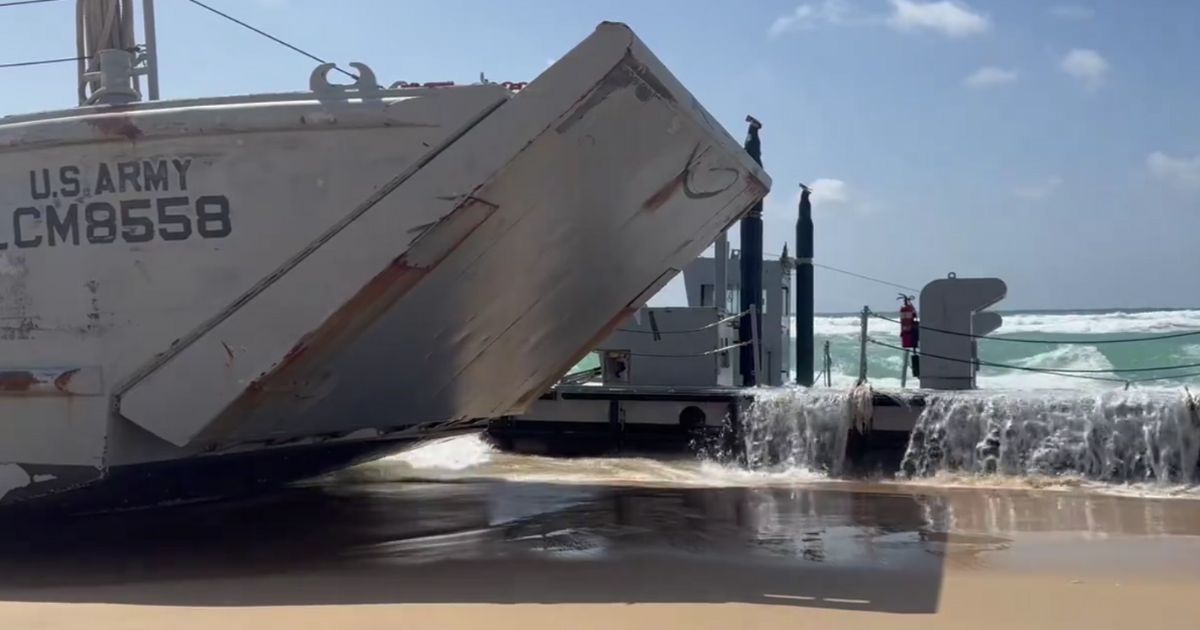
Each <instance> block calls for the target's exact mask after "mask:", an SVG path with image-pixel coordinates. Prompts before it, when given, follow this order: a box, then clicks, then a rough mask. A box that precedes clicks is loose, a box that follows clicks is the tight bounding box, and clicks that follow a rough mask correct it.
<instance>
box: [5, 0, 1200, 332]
mask: <svg viewBox="0 0 1200 630" xmlns="http://www.w3.org/2000/svg"><path fill="white" fill-rule="evenodd" d="M207 1H208V2H210V3H211V4H212V5H214V6H216V7H218V8H221V9H223V10H227V11H229V12H231V13H233V14H234V15H236V16H238V17H241V18H243V19H245V20H247V21H248V22H250V23H252V24H255V25H257V26H260V27H262V28H263V29H265V30H267V31H269V32H272V33H274V34H276V35H278V36H280V37H282V38H283V39H286V40H289V41H291V42H293V43H295V44H297V45H299V46H300V47H302V48H306V49H309V50H311V51H312V52H313V53H315V54H317V55H319V56H324V57H326V58H329V59H331V60H334V61H338V62H347V61H365V62H367V63H368V64H370V65H371V66H372V67H373V68H374V70H375V72H376V74H377V75H378V76H379V77H380V79H381V80H382V81H388V82H390V81H394V80H400V79H403V80H409V81H433V80H454V81H458V82H460V83H462V82H471V81H474V80H477V78H478V76H479V73H480V72H481V71H482V72H486V73H487V76H488V77H489V78H490V79H492V80H497V81H504V80H513V81H518V80H527V79H530V78H532V77H534V76H536V75H537V74H538V73H539V72H541V71H542V70H543V69H545V68H546V66H547V64H548V63H551V62H552V61H553V60H554V59H556V58H557V57H558V56H560V55H561V54H562V53H563V52H565V51H566V50H568V49H569V48H570V47H571V46H573V45H574V44H575V43H577V42H578V41H579V40H580V39H582V38H583V37H585V36H586V35H587V34H588V33H589V32H591V30H592V29H593V28H594V27H595V25H596V24H597V23H598V22H600V21H603V20H617V21H623V22H626V23H628V24H630V25H631V26H632V27H633V28H634V30H635V31H637V32H638V34H639V35H640V36H641V37H642V39H643V40H645V41H646V42H647V44H649V46H650V47H651V48H652V49H653V50H654V51H655V52H656V53H657V54H658V55H659V57H660V58H662V59H663V61H664V62H665V63H666V64H667V66H668V67H669V68H671V69H672V70H673V71H674V72H675V74H676V75H677V76H678V77H679V78H680V79H681V80H682V82H683V83H684V85H686V86H688V87H689V88H690V89H691V90H692V92H693V93H695V94H696V95H697V97H698V98H699V99H700V100H701V101H702V102H703V103H704V104H705V105H706V106H707V108H708V109H709V110H710V111H712V112H713V113H714V115H715V116H717V118H719V119H720V120H721V121H722V122H723V123H724V124H725V125H726V127H728V128H729V129H730V130H731V131H732V132H733V134H734V135H735V136H738V137H740V136H741V135H742V134H743V133H744V124H743V123H742V119H743V118H744V116H745V115H746V114H747V113H753V114H754V115H755V116H757V117H758V118H760V119H761V120H762V121H763V122H764V124H765V128H764V130H763V131H764V134H763V136H764V160H765V163H766V166H767V169H768V171H769V172H770V173H771V174H772V176H773V177H774V179H775V191H774V192H773V193H772V195H771V197H770V198H769V200H768V203H767V209H766V214H767V218H766V249H767V251H768V252H773V253H777V252H779V251H780V250H781V249H782V247H783V243H784V241H785V240H790V239H791V233H792V229H793V228H792V222H793V220H794V213H795V208H794V202H795V199H796V196H795V195H796V185H797V183H798V182H800V181H804V182H807V183H810V184H811V183H816V185H817V189H818V194H817V196H816V204H815V213H816V223H817V238H816V248H817V252H816V253H817V259H818V261H819V262H823V263H825V264H829V265H833V266H836V267H841V268H844V269H850V270H854V271H857V272H860V273H865V274H869V275H875V276H878V277H882V278H886V279H889V280H892V281H895V282H899V283H901V284H906V285H909V286H917V287H919V286H921V285H923V284H924V283H925V282H927V281H929V280H931V279H933V278H936V277H941V276H944V275H945V274H946V272H949V271H955V272H957V273H958V275H960V276H969V275H996V276H1000V277H1002V278H1004V279H1005V280H1007V282H1008V285H1009V299H1008V300H1007V301H1005V302H1004V303H1002V305H1001V307H1002V308H1088V307H1145V306H1200V115H1198V114H1197V113H1198V112H1200V71H1198V70H1197V69H1196V60H1197V59H1200V3H1198V2H1185V1H1182V0H1181V1H1171V0H1158V1H1146V2H1127V1H1119V0H1084V1H1081V2H1063V3H1055V2H1034V1H1020V2H1018V1H1015V0H1010V1H1006V2H984V1H982V0H971V1H970V2H958V1H954V2H949V1H939V2H928V1H924V0H840V1H839V0H810V1H802V2H796V1H794V0H791V1H789V0H785V1H765V0H763V1H758V2H734V1H730V2H716V1H705V0H699V1H696V2H686V1H683V0H660V1H653V0H641V1H632V0H631V1H617V0H607V1H605V0H590V1H588V2H574V1H567V0H562V1H557V2H555V1H549V0H514V1H512V2H503V3H502V2H481V1H480V2H469V1H466V0H440V1H438V2H420V3H417V2H403V1H384V0H378V1H370V0H360V1H354V0H344V1H341V2H332V1H329V0H237V1H234V0H207ZM139 4H140V3H139ZM73 5H74V2H71V1H63V2H55V3H48V4H41V5H33V6H28V7H19V8H7V9H0V63H5V62H8V61H20V60H26V59H38V58H49V57H62V56H70V55H72V54H73V49H74V40H73V34H72V28H73V27H72V15H73V10H74V9H73ZM158 14H159V15H158V18H159V33H160V38H161V41H160V49H161V67H162V76H163V79H162V85H163V92H164V97H167V98H172V97H184V96H202V95H216V94H235V93H246V92H260V91H276V90H295V89H304V87H305V86H306V84H307V83H306V82H307V77H308V72H309V71H310V70H311V68H312V66H313V65H314V64H313V63H312V62H311V61H310V60H308V59H306V58H304V57H301V56H299V55H297V54H296V53H294V52H291V51H289V50H286V49H284V48H282V47H280V46H278V45H277V44H274V43H272V42H270V41H267V40H264V39H262V38H260V37H258V36H257V35H254V34H253V33H250V32H248V31H244V30H241V29H239V28H238V27H236V26H233V25H231V24H229V23H227V22H225V21H223V20H221V19H220V18H218V17H216V16H214V15H211V14H209V13H206V12H204V11H203V10H201V9H199V8H198V7H195V6H193V5H191V4H189V3H187V2H185V1H184V0H159V2H158ZM0 82H3V84H4V87H5V89H4V91H3V94H4V96H3V98H0V114H8V113H18V112H28V111H34V110H40V109H51V108H61V107H68V106H70V105H72V104H73V100H72V99H73V83H74V79H73V66H71V65H70V64H66V65H59V66H44V67H40V68H36V69H19V70H0ZM817 283H818V288H817V308H818V310H821V311H842V310H852V309H855V308H858V307H861V306H862V305H863V304H872V305H875V306H877V307H879V306H888V305H891V304H892V302H893V299H892V298H893V297H894V291H892V290H891V289H888V288H886V287H880V286H876V285H873V284H870V283H866V282H863V281H861V280H856V279H853V278H848V277H844V276H840V275H837V274H833V273H831V272H828V271H824V270H820V269H819V270H818V272H817ZM664 297H665V298H666V299H668V300H682V292H681V291H679V290H678V288H677V287H673V288H672V289H671V291H669V292H668V294H667V295H666V296H664ZM660 302H661V300H660Z"/></svg>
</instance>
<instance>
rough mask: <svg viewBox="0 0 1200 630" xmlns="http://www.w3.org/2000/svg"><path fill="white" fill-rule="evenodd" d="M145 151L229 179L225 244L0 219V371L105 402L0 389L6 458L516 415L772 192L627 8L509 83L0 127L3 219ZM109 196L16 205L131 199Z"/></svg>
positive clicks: (65, 115)
mask: <svg viewBox="0 0 1200 630" xmlns="http://www.w3.org/2000/svg"><path fill="white" fill-rule="evenodd" d="M364 96H366V97H364ZM631 138H636V139H637V142H630V139H631ZM162 159H168V160H170V159H178V160H187V161H188V164H189V165H190V166H189V167H188V172H187V179H188V185H187V190H186V191H175V192H176V193H177V194H180V195H184V196H192V197H193V198H194V196H196V195H215V194H220V195H227V196H228V197H229V200H230V204H231V208H232V210H231V214H230V216H231V217H232V220H233V230H232V232H231V233H230V234H229V235H228V236H227V237H224V238H213V239H206V238H191V239H186V240H182V241H174V242H167V241H163V240H162V239H153V240H152V241H149V242H127V241H126V240H125V239H123V238H116V239H115V240H114V241H113V242H109V243H106V244H99V243H91V242H86V241H85V242H81V244H79V245H70V244H68V245H63V244H58V246H55V247H50V246H48V243H43V244H45V245H47V246H43V247H30V248H17V247H15V246H13V241H12V240H11V237H12V235H11V234H9V235H6V236H5V238H6V239H7V242H8V243H9V245H10V247H9V248H8V249H7V250H5V251H3V252H0V295H3V296H4V299H3V300H0V317H2V319H0V323H2V326H0V328H2V330H0V340H2V343H3V350H4V352H3V353H2V357H3V358H2V359H0V368H3V369H6V370H18V371H19V370H47V369H61V370H70V369H75V368H81V369H86V370H91V371H93V372H94V374H96V375H97V379H95V381H94V382H95V383H99V384H100V385H99V387H100V390H99V391H100V394H99V395H43V396H36V395H28V396H3V397H0V415H2V416H3V417H4V419H5V421H4V422H3V423H0V465H7V464H8V463H14V464H50V465H78V466H88V467H93V468H98V469H106V468H107V467H110V466H114V465H119V464H129V463H137V462H142V461H150V460H159V459H168V458H179V457H190V456H194V455H198V454H200V453H203V452H230V451H237V450H245V449H258V448H266V447H270V446H272V445H277V444H282V443H289V442H291V443H295V442H312V441H316V442H320V441H324V440H339V439H374V437H378V436H380V435H384V434H387V435H395V434H396V432H404V433H405V434H408V433H409V432H412V433H413V434H414V435H420V432H421V427H422V426H426V425H427V423H432V422H455V423H471V422H474V421H475V420H476V419H477V418H486V417H495V416H502V415H510V414H515V413H519V412H521V411H522V410H524V409H525V408H527V407H528V406H529V405H530V404H531V403H532V402H533V400H534V399H535V398H536V397H537V395H538V394H540V393H541V392H542V391H544V390H545V388H546V387H548V386H549V384H550V383H552V382H553V380H554V379H555V378H557V377H558V376H559V375H561V374H562V373H563V372H564V371H565V370H566V369H567V368H568V367H569V366H570V365H572V364H573V363H574V362H575V361H577V360H578V358H580V357H581V356H582V354H583V353H584V352H585V351H586V350H587V349H589V348H590V347H591V346H593V345H595V343H597V341H596V340H597V339H603V338H605V337H607V336H608V335H609V333H610V332H611V330H612V329H613V328H615V327H616V326H617V325H618V324H619V322H620V321H622V320H623V319H624V318H626V317H627V316H628V314H629V313H631V312H633V311H634V310H636V309H637V308H639V307H641V306H642V305H643V304H644V303H645V301H646V300H647V299H648V298H649V297H650V295H652V294H653V293H654V291H656V290H657V288H659V287H661V286H662V285H663V284H664V283H665V282H667V281H668V280H669V279H670V278H671V277H672V276H673V275H674V274H675V273H677V271H676V270H678V269H682V268H683V267H684V266H685V265H686V264H687V263H688V262H689V261H691V260H692V259H693V258H694V257H695V256H697V255H698V254H699V253H700V251H701V250H702V249H703V248H704V245H705V244H706V243H709V242H711V241H712V240H713V239H714V238H715V237H716V236H717V234H718V233H719V232H720V231H721V229H723V228H724V227H725V226H727V225H729V224H730V223H731V222H733V221H734V220H736V219H737V217H738V216H739V215H740V214H741V213H742V212H744V211H745V209H746V208H748V207H749V206H750V205H751V204H753V203H754V202H755V201H756V200H758V199H760V198H761V197H762V196H763V195H764V194H765V193H766V191H767V189H768V187H769V184H770V179H769V178H768V177H767V175H766V174H765V173H764V172H763V171H762V170H761V169H760V168H759V167H757V165H755V164H754V163H753V162H752V161H751V160H749V158H748V157H747V156H746V155H745V153H744V152H743V151H742V149H741V147H740V145H739V144H738V143H737V141H736V140H734V139H733V138H732V137H730V136H729V135H728V134H727V133H726V132H725V131H724V130H723V129H721V128H720V127H719V126H717V125H716V124H715V123H713V121H712V117H711V116H710V115H708V113H707V112H705V111H704V109H703V108H702V107H701V106H700V105H699V104H697V103H696V101H695V99H694V98H693V97H692V96H691V94H690V93H688V92H687V90H686V89H685V88H683V86H682V85H680V84H679V83H678V82H677V81H676V80H675V79H674V77H672V76H671V74H670V73H669V72H668V71H667V70H666V68H665V67H663V66H662V64H661V62H659V61H658V59H657V58H656V57H654V55H653V54H651V53H650V52H649V51H648V50H647V49H646V48H645V47H644V46H643V45H642V43H641V42H640V41H639V40H638V39H637V38H636V37H635V36H634V35H633V34H632V33H631V32H630V31H629V30H628V29H627V28H625V27H624V26H622V25H616V24H604V25H601V26H600V27H599V28H598V29H597V31H596V32H595V34H593V35H592V36H591V37H589V38H588V39H586V40H585V41H584V42H583V43H582V44H580V45H579V46H578V47H576V48H575V49H574V50H573V51H571V52H570V53H568V54H567V55H565V56H564V57H563V58H562V59H561V60H560V61H559V62H558V63H556V64H555V65H554V66H552V67H551V68H549V69H548V70H547V71H546V72H545V73H544V74H543V75H542V76H540V77H539V78H538V79H537V80H535V81H534V82H533V83H531V84H530V85H529V86H527V87H526V88H524V89H523V90H521V91H520V92H519V93H517V94H515V95H513V94H511V93H509V92H507V91H506V90H504V89H503V88H501V87H499V86H494V85H485V86H465V87H454V88H445V89H401V90H386V91H379V92H377V93H372V94H370V95H363V94H356V93H353V92H352V93H346V94H325V93H323V94H307V95H286V96H281V97H271V96H253V97H245V98H222V99H213V100H197V101H187V102H161V101H160V102H157V103H143V104H137V105H131V106H128V107H123V108H121V109H119V110H115V109H110V108H104V107H89V108H81V109H79V110H73V111H68V112H57V113H51V114H46V115H36V116H24V117H21V118H10V119H2V120H0V212H11V211H14V209H16V208H21V207H25V206H28V205H30V202H31V201H33V200H31V199H30V186H29V184H30V180H29V178H30V172H31V171H32V172H34V173H35V174H37V173H40V172H41V169H43V168H45V169H48V170H49V171H52V172H55V173H56V174H60V173H58V172H57V171H58V169H60V168H62V167H63V166H70V167H72V168H78V169H79V170H80V171H81V172H82V173H84V174H85V175H86V176H87V177H95V176H96V175H95V174H96V173H97V172H98V171H100V170H101V169H102V167H101V165H102V164H112V165H116V164H118V163H128V164H134V163H137V164H139V165H140V164H141V163H142V162H152V161H154V160H162ZM176 175H177V178H176V180H177V183H176V186H177V187H181V186H182V181H181V180H180V179H179V177H178V174H176ZM35 177H36V175H35ZM55 185H56V186H57V183H56V184H55ZM128 188H129V189H128V190H125V191H113V192H104V193H103V194H101V191H100V190H98V189H97V190H91V189H90V188H89V190H87V191H79V192H80V194H79V195H78V196H77V198H73V199H64V198H62V197H67V196H69V195H66V193H65V192H64V194H63V195H62V196H61V197H57V198H55V199H56V200H49V199H48V200H44V201H43V200H37V205H39V207H41V206H53V207H55V208H56V212H58V211H61V212H62V213H66V211H67V210H66V208H68V207H69V204H70V203H72V202H74V203H78V204H87V203H91V202H93V201H106V202H109V203H113V204H117V205H120V203H121V202H122V201H129V200H137V199H139V198H142V197H144V196H145V195H144V194H143V192H144V191H137V190H133V186H132V185H130V186H129V187H128ZM56 192H63V191H56ZM160 192H161V191H160ZM77 211H80V212H81V210H79V209H78V208H77ZM41 212H42V213H43V215H42V216H43V219H44V218H45V216H46V213H48V212H49V211H46V210H41ZM27 218H28V217H27ZM22 225H24V226H27V229H29V230H35V231H36V230H46V229H48V228H47V227H46V226H45V225H44V222H43V223H36V222H34V221H32V220H31V219H30V220H26V221H24V223H22ZM41 234H42V235H43V236H45V235H46V232H41ZM89 382H92V381H89ZM10 477H12V478H13V479H18V478H19V475H16V474H15V473H14V474H13V475H10Z"/></svg>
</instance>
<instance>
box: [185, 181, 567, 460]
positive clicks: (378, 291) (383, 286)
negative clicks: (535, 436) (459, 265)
mask: <svg viewBox="0 0 1200 630" xmlns="http://www.w3.org/2000/svg"><path fill="white" fill-rule="evenodd" d="M479 202H480V200H468V201H467V202H466V203H464V204H463V205H462V206H459V207H458V208H456V209H455V210H454V212H452V213H450V215H448V216H446V217H445V218H444V219H443V221H447V222H448V221H449V220H450V219H452V218H453V217H455V216H456V215H457V214H458V213H460V212H463V211H464V210H465V211H468V212H469V211H470V207H471V206H472V204H474V203H479ZM484 222H485V221H479V222H478V223H477V224H476V225H474V226H473V227H472V228H471V229H469V230H466V231H465V232H464V233H463V234H461V235H460V236H458V238H457V239H455V240H454V242H453V243H452V244H451V245H450V246H449V247H447V248H445V249H444V251H442V252H441V253H440V255H439V256H438V257H437V259H436V260H433V261H430V262H429V263H422V264H421V265H420V266H418V265H416V264H415V263H413V262H411V261H410V260H409V258H408V254H407V253H405V254H403V255H401V256H399V257H398V258H396V259H395V260H393V261H392V262H391V263H390V264H389V265H388V266H387V267H386V268H384V269H383V270H382V271H380V272H379V273H377V274H376V275H375V276H374V277H373V278H372V279H371V280H370V281H368V282H367V283H366V284H365V285H364V286H363V287H362V288H360V289H359V290H358V292H357V293H355V294H354V296H353V297H351V298H350V299H349V300H347V301H346V302H345V303H344V304H342V305H341V306H340V307H339V308H338V309H337V311H335V312H334V313H333V315H330V316H329V317H328V318H327V319H326V320H325V321H324V322H322V323H321V325H320V326H318V327H317V328H316V329H314V330H312V331H310V332H309V333H308V334H306V335H304V336H303V337H301V338H300V339H299V340H298V341H297V343H296V344H295V345H293V346H292V348H291V349H290V350H288V352H287V353H286V354H285V355H284V356H283V357H281V358H280V360H279V362H278V363H276V364H275V365H274V366H273V367H272V368H271V369H269V370H267V371H266V372H263V373H262V374H259V375H258V377H257V378H255V379H254V380H253V381H251V382H250V384H249V385H247V386H246V389H245V390H244V391H243V392H242V394H241V396H239V397H238V399H237V400H236V401H234V403H233V404H232V405H231V406H230V408H229V410H228V411H227V413H224V414H222V417H221V418H220V419H219V420H217V422H215V423H213V424H211V425H209V427H208V428H207V429H205V431H204V432H203V435H201V436H198V437H197V439H198V440H204V439H213V438H214V437H215V436H219V435H222V434H224V433H226V432H227V431H228V430H230V429H231V428H232V427H233V426H236V423H237V421H238V419H239V418H241V417H244V415H245V414H247V413H250V412H252V411H254V410H255V409H258V408H260V407H262V406H264V405H266V404H267V403H268V402H269V401H271V400H272V398H276V399H277V398H278V397H285V399H286V400H291V401H294V400H301V399H304V398H306V397H307V396H306V392H305V391H302V390H303V388H304V387H305V386H306V385H304V384H306V383H308V382H309V381H310V380H312V379H310V378H309V373H311V372H313V371H314V370H316V369H317V368H319V367H320V366H321V365H322V364H324V363H325V362H327V361H328V360H329V359H330V358H331V357H333V356H334V355H336V354H337V352H339V351H340V350H341V349H342V348H343V347H344V346H345V345H346V344H347V343H349V342H350V341H352V340H353V339H354V338H356V337H358V336H359V335H361V334H362V332H363V330H364V329H366V328H367V327H369V326H370V325H371V324H372V323H373V322H374V321H376V320H377V319H378V318H379V317H380V316H382V315H383V314H384V313H385V312H387V311H388V310H389V309H391V308H392V307H393V306H394V305H395V304H396V303H397V302H398V301H400V299H402V298H403V297H404V296H405V295H407V294H408V293H409V291H411V290H412V289H413V288H414V287H416V286H417V284H418V283H420V282H421V280H423V279H424V278H425V277H426V276H428V275H429V274H430V273H431V272H432V271H433V270H434V269H436V268H437V266H438V265H440V264H441V263H442V262H443V261H444V260H446V258H447V257H449V256H450V254H451V253H453V252H454V251H455V250H456V249H458V247H459V246H460V245H462V243H463V242H465V241H466V240H467V239H468V238H469V237H470V236H471V234H474V232H475V230H476V229H478V227H479V226H480V225H482V224H483V223H484ZM436 231H437V228H436V226H435V227H434V228H433V229H431V230H429V231H427V232H426V233H425V234H423V235H422V236H420V237H418V241H414V243H413V245H415V244H416V243H417V242H419V241H420V239H423V238H424V237H425V236H427V235H429V234H430V233H433V232H436ZM411 249H412V247H411V246H410V251H411ZM569 367H570V366H568V368H569ZM275 402H276V403H278V402H280V401H278V400H276V401H275Z"/></svg>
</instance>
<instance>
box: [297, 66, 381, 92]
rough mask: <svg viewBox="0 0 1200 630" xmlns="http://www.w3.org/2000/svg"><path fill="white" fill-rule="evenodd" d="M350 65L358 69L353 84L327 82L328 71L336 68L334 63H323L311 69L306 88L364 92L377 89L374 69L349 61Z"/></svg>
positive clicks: (377, 83) (321, 90) (326, 90)
mask: <svg viewBox="0 0 1200 630" xmlns="http://www.w3.org/2000/svg"><path fill="white" fill-rule="evenodd" d="M350 67H351V68H354V69H355V70H357V71H358V77H357V78H356V79H355V81H354V83H353V84H350V85H341V84H335V83H330V82H329V73H330V72H331V71H332V70H333V69H335V68H337V64H336V63H323V64H321V65H319V66H317V67H316V68H314V69H313V71H312V74H311V75H309V77H308V89H309V90H311V91H313V92H317V93H320V92H349V91H357V92H366V91H370V90H378V89H379V82H378V81H376V79H375V71H373V70H371V68H370V67H368V66H367V64H365V63H360V62H357V61H351V62H350Z"/></svg>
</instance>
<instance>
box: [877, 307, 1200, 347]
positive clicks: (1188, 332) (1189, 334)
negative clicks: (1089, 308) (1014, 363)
mask: <svg viewBox="0 0 1200 630" xmlns="http://www.w3.org/2000/svg"><path fill="white" fill-rule="evenodd" d="M871 316H872V317H875V318H876V319H882V320H883V321H885V322H891V323H893V324H899V323H900V320H898V319H892V318H890V317H885V316H883V315H880V314H879V313H876V312H874V311H872V312H871ZM921 330H928V331H931V332H936V333H942V334H944V335H954V336H957V337H970V338H972V339H987V340H989V341H1006V342H1009V343H1040V344H1046V345H1086V346H1096V345H1101V344H1109V343H1134V342H1137V341H1161V340H1165V339H1179V338H1181V337H1195V336H1197V335H1200V330H1186V331H1183V332H1177V333H1167V334H1163V335H1153V336H1150V337H1141V338H1134V337H1125V338H1121V339H1095V340H1091V341H1089V340H1086V339H1021V338H1014V337H992V336H989V335H976V334H972V333H966V332H960V331H957V330H945V329H942V328H933V327H932V326H926V325H925V324H921Z"/></svg>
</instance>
